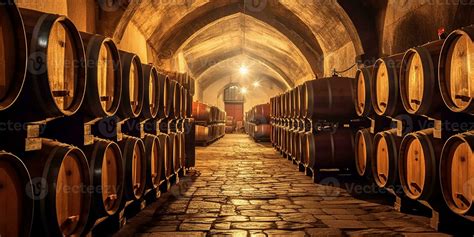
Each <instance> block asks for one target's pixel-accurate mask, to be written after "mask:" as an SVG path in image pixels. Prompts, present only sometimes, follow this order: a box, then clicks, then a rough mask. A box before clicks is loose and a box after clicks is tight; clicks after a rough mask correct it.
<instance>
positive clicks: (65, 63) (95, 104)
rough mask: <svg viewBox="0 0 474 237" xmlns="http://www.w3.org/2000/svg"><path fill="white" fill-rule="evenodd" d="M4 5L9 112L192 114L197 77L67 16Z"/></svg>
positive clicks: (4, 112) (4, 99)
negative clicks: (176, 72) (178, 74)
mask: <svg viewBox="0 0 474 237" xmlns="http://www.w3.org/2000/svg"><path fill="white" fill-rule="evenodd" d="M1 5H2V6H1V7H0V8H1V10H0V11H1V12H2V22H1V24H2V25H1V28H2V32H1V34H0V42H2V51H1V55H0V62H1V63H0V74H1V77H0V78H1V79H0V115H1V116H2V118H6V119H11V120H15V121H26V122H31V121H40V120H44V119H47V118H55V117H60V116H72V115H74V114H76V113H82V114H84V115H86V116H88V117H92V118H101V117H106V116H112V115H115V114H116V115H118V116H120V117H123V118H137V117H143V118H146V119H148V118H167V117H171V118H178V117H179V118H181V117H190V114H191V102H192V94H193V93H194V80H193V79H192V78H190V77H186V78H185V79H184V77H183V79H181V80H180V81H179V82H178V81H170V79H169V77H168V75H166V74H163V73H160V72H158V70H157V69H156V67H155V66H153V65H152V64H142V62H141V60H140V58H139V57H138V56H137V55H135V54H133V53H130V52H125V51H120V50H118V48H117V46H116V44H115V43H114V41H113V40H112V39H110V38H108V37H105V36H101V35H92V34H89V33H85V32H79V31H78V30H77V28H76V27H75V25H74V24H73V23H72V21H71V20H69V19H68V18H67V17H65V16H60V15H53V14H47V13H43V12H38V11H34V10H29V9H18V8H17V7H16V6H15V4H14V3H13V2H11V4H1ZM180 82H181V83H185V84H184V86H183V85H182V84H180ZM32 101H35V103H31V102H32Z"/></svg>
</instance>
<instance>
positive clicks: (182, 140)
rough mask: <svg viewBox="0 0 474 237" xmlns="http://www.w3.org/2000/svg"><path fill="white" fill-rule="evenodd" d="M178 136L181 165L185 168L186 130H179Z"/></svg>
mask: <svg viewBox="0 0 474 237" xmlns="http://www.w3.org/2000/svg"><path fill="white" fill-rule="evenodd" d="M178 137H179V153H180V154H179V161H180V167H181V168H182V169H184V167H186V134H185V133H184V132H179V133H178Z"/></svg>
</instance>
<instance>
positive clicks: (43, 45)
mask: <svg viewBox="0 0 474 237" xmlns="http://www.w3.org/2000/svg"><path fill="white" fill-rule="evenodd" d="M20 12H21V15H22V17H23V22H24V26H25V32H26V36H27V42H28V43H29V44H28V52H29V59H28V63H27V67H28V70H27V76H26V80H25V82H24V84H23V89H22V92H21V93H20V97H19V98H18V101H17V103H15V104H14V106H13V107H11V108H10V109H9V110H8V114H7V115H6V116H7V117H8V118H10V119H14V120H16V121H38V120H44V119H46V118H52V117H59V116H71V115H73V114H75V113H76V112H77V111H78V110H79V108H80V107H81V105H82V102H83V99H84V95H85V90H86V66H85V62H86V60H85V53H84V46H83V44H82V40H81V36H80V34H79V32H78V31H77V29H76V27H75V26H74V24H73V23H72V21H70V20H69V19H68V18H67V17H65V16H60V15H52V14H46V13H42V12H37V11H33V10H27V9H20ZM2 24H3V23H2ZM19 52H20V54H18V55H21V52H22V51H21V50H20V51H19ZM15 53H16V52H15ZM15 70H16V69H15ZM18 70H22V69H21V68H18ZM18 72H19V73H21V71H18ZM9 84H11V83H9ZM31 101H34V102H35V103H31Z"/></svg>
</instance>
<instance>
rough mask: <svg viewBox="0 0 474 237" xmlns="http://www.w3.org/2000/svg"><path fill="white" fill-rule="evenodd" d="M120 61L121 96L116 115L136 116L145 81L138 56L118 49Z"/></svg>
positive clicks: (141, 104) (140, 103) (140, 104)
mask: <svg viewBox="0 0 474 237" xmlns="http://www.w3.org/2000/svg"><path fill="white" fill-rule="evenodd" d="M120 60H121V63H122V96H121V102H120V106H119V110H118V113H117V115H118V116H119V117H121V118H123V119H125V118H136V117H138V116H139V115H140V113H141V112H142V109H143V104H144V99H145V96H144V95H145V93H144V91H145V82H144V78H143V71H142V63H141V61H140V58H139V57H138V56H137V55H135V54H133V53H128V52H124V51H120Z"/></svg>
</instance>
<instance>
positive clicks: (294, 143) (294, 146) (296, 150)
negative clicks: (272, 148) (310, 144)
mask: <svg viewBox="0 0 474 237" xmlns="http://www.w3.org/2000/svg"><path fill="white" fill-rule="evenodd" d="M299 135H300V133H299V132H298V131H295V130H293V131H292V132H291V150H292V152H291V153H292V154H293V157H294V158H295V160H296V161H298V162H299V161H300V160H301V150H300V142H301V140H300V139H299Z"/></svg>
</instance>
